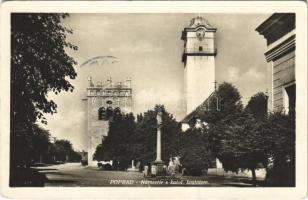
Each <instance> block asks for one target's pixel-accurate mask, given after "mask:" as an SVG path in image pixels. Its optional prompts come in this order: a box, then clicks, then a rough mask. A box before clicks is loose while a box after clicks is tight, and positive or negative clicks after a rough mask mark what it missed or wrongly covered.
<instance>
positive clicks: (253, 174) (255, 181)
mask: <svg viewBox="0 0 308 200" xmlns="http://www.w3.org/2000/svg"><path fill="white" fill-rule="evenodd" d="M251 173H252V185H253V186H254V187H256V186H257V177H256V169H251Z"/></svg>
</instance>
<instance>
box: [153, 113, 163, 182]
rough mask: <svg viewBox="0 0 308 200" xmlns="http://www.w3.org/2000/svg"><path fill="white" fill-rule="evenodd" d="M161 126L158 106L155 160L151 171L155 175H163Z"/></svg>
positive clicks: (160, 114)
mask: <svg viewBox="0 0 308 200" xmlns="http://www.w3.org/2000/svg"><path fill="white" fill-rule="evenodd" d="M161 126H162V111H161V108H158V112H157V143H156V160H155V162H154V165H152V168H151V173H152V175H155V176H161V175H163V171H164V162H163V161H162V159H161Z"/></svg>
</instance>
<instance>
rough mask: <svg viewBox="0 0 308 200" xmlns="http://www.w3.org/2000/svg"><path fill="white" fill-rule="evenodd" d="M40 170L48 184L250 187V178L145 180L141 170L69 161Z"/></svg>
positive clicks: (67, 185) (69, 185)
mask: <svg viewBox="0 0 308 200" xmlns="http://www.w3.org/2000/svg"><path fill="white" fill-rule="evenodd" d="M36 169H38V170H39V172H40V173H43V174H45V175H46V177H47V178H48V181H47V182H46V183H45V186H64V187H73V186H88V187H101V186H108V187H110V186H117V187H119V186H120V187H121V186H126V187H127V186H128V187H130V186H138V187H155V186H169V187H170V186H193V187H196V186H199V187H200V186H201V187H210V186H212V187H213V186H214V187H223V186H235V187H249V186H251V184H250V183H249V182H248V180H247V179H241V178H228V177H222V176H207V177H189V176H184V177H181V178H178V179H173V180H172V181H171V180H170V179H163V178H162V179H145V178H143V176H142V173H139V172H123V171H102V170H99V169H98V168H96V167H84V166H81V165H80V163H66V164H61V165H52V166H48V167H37V168H36Z"/></svg>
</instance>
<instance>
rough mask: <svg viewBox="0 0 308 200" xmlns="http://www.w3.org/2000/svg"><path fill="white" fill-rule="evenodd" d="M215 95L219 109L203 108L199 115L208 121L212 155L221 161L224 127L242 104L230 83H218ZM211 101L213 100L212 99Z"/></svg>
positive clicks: (234, 116) (225, 135) (238, 94)
mask: <svg viewBox="0 0 308 200" xmlns="http://www.w3.org/2000/svg"><path fill="white" fill-rule="evenodd" d="M216 96H217V97H218V100H219V103H220V110H216V109H211V110H205V111H204V112H203V113H202V114H201V115H200V119H201V120H202V121H204V122H207V123H208V127H209V145H210V150H211V153H212V156H213V157H217V158H218V159H219V160H220V161H221V162H222V163H223V159H226V158H225V157H221V151H222V148H223V145H222V141H224V140H227V138H226V137H227V134H226V133H225V128H226V126H227V125H230V124H231V123H232V122H233V121H234V119H236V118H238V117H239V116H240V115H241V113H242V111H243V105H242V102H241V95H240V93H239V91H238V89H237V88H236V87H235V86H233V85H232V84H230V83H227V82H224V83H222V84H220V85H219V87H218V89H217V91H216ZM212 103H215V102H214V101H212ZM212 107H213V106H212Z"/></svg>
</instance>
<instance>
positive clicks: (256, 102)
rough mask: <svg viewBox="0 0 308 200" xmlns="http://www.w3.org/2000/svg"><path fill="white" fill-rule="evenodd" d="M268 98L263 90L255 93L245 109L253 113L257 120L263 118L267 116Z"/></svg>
mask: <svg viewBox="0 0 308 200" xmlns="http://www.w3.org/2000/svg"><path fill="white" fill-rule="evenodd" d="M267 99H268V97H267V96H266V95H265V94H264V93H263V92H259V93H257V94H255V95H254V96H252V97H251V98H250V100H249V101H248V104H247V106H246V107H245V111H246V112H249V113H251V114H253V116H254V118H255V119H256V120H259V121H260V120H263V119H264V118H266V117H267Z"/></svg>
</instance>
